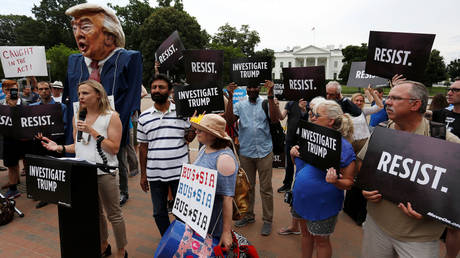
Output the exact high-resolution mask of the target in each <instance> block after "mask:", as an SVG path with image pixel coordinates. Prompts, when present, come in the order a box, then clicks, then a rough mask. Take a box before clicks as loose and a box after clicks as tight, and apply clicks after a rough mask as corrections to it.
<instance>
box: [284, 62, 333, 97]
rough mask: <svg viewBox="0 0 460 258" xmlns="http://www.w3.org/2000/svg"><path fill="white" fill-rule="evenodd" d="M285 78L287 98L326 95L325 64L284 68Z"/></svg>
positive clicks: (285, 94)
mask: <svg viewBox="0 0 460 258" xmlns="http://www.w3.org/2000/svg"><path fill="white" fill-rule="evenodd" d="M283 80H284V91H283V93H284V98H285V99H286V100H299V99H305V100H311V99H313V98H314V97H316V96H326V87H325V85H324V82H325V71H324V66H310V67H295V68H283Z"/></svg>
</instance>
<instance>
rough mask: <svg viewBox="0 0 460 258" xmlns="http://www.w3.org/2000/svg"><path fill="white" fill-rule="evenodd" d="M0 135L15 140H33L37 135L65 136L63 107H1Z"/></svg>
mask: <svg viewBox="0 0 460 258" xmlns="http://www.w3.org/2000/svg"><path fill="white" fill-rule="evenodd" d="M0 133H1V134H3V135H6V136H8V137H11V138H14V139H33V138H34V136H35V135H36V134H37V133H43V135H45V136H48V137H49V136H53V137H57V136H63V135H64V122H63V120H62V109H61V105H60V104H46V105H37V106H15V107H10V106H5V105H0Z"/></svg>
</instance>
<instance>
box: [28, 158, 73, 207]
mask: <svg viewBox="0 0 460 258" xmlns="http://www.w3.org/2000/svg"><path fill="white" fill-rule="evenodd" d="M26 161H27V165H28V169H27V173H26V182H27V195H28V197H29V198H34V199H36V200H41V201H45V202H49V203H55V204H65V205H67V206H70V205H71V200H72V199H71V170H72V165H71V164H69V163H68V162H65V161H62V160H59V159H52V158H44V157H40V156H34V155H28V156H27V157H26Z"/></svg>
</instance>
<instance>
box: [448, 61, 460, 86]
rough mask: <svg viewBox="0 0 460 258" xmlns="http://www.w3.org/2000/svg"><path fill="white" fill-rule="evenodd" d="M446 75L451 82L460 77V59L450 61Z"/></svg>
mask: <svg viewBox="0 0 460 258" xmlns="http://www.w3.org/2000/svg"><path fill="white" fill-rule="evenodd" d="M447 73H448V74H449V76H450V80H451V81H453V80H455V78H457V77H460V59H455V60H453V61H450V64H449V65H448V66H447Z"/></svg>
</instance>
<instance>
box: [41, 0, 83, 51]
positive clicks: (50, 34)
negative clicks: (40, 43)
mask: <svg viewBox="0 0 460 258" xmlns="http://www.w3.org/2000/svg"><path fill="white" fill-rule="evenodd" d="M81 3H86V0H41V2H40V5H38V6H37V5H35V4H34V7H33V8H32V13H33V14H34V15H35V18H36V19H37V21H38V22H41V23H43V24H44V25H45V26H44V30H43V31H42V35H41V36H42V38H43V40H46V42H45V44H44V45H45V47H46V48H51V47H52V46H55V45H57V44H61V43H63V44H65V45H66V46H68V47H76V43H75V39H74V37H73V33H72V27H71V25H70V20H71V18H70V17H69V16H67V15H66V14H65V11H66V10H67V9H68V8H70V7H72V6H74V5H77V4H81Z"/></svg>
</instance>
